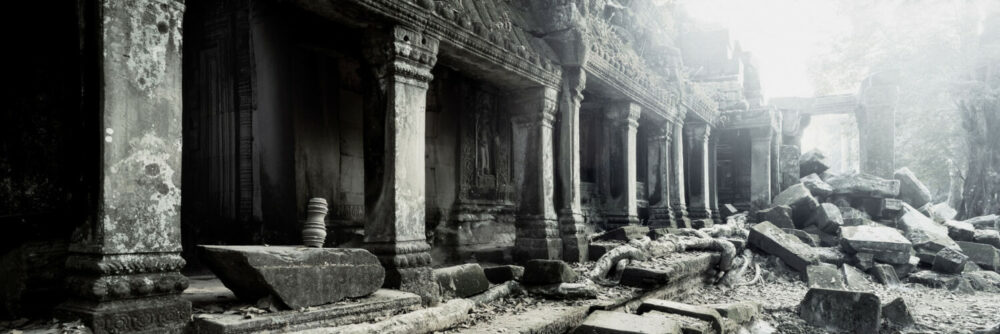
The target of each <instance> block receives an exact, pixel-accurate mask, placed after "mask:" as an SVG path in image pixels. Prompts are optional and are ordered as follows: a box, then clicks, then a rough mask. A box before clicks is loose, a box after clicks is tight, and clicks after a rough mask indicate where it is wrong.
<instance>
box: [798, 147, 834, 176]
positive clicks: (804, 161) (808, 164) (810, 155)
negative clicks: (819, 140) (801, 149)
mask: <svg viewBox="0 0 1000 334" xmlns="http://www.w3.org/2000/svg"><path fill="white" fill-rule="evenodd" d="M827 169H830V166H829V165H828V164H827V162H826V155H824V154H823V152H820V151H819V150H818V149H813V150H811V151H809V152H806V153H803V154H802V155H801V156H799V176H800V177H802V176H806V175H809V174H822V173H823V172H825V171H826V170H827Z"/></svg>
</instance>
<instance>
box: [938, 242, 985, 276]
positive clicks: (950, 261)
mask: <svg viewBox="0 0 1000 334" xmlns="http://www.w3.org/2000/svg"><path fill="white" fill-rule="evenodd" d="M991 247H992V246H991ZM967 261H969V257H968V256H966V255H965V254H962V252H959V251H957V250H955V249H954V248H950V247H946V248H943V249H941V250H940V251H938V252H937V254H935V255H934V263H933V264H932V265H931V269H933V270H934V271H937V272H940V273H946V274H958V273H961V272H962V270H963V269H965V262H967Z"/></svg>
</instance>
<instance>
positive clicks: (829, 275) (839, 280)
mask: <svg viewBox="0 0 1000 334" xmlns="http://www.w3.org/2000/svg"><path fill="white" fill-rule="evenodd" d="M805 274H806V275H805V279H806V285H808V286H809V287H810V288H824V289H837V290H845V289H847V284H846V283H845V282H844V274H843V273H842V272H841V271H840V269H838V268H837V266H835V265H832V264H829V263H821V264H817V265H811V266H809V267H807V268H806V272H805Z"/></svg>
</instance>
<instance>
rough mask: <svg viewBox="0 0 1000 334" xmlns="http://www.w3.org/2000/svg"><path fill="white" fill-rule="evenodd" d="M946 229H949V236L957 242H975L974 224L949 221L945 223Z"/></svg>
mask: <svg viewBox="0 0 1000 334" xmlns="http://www.w3.org/2000/svg"><path fill="white" fill-rule="evenodd" d="M944 227H945V228H947V229H948V236H949V237H951V239H952V240H955V241H975V240H976V228H975V227H973V226H972V224H969V223H966V222H960V221H954V220H949V221H946V222H944Z"/></svg>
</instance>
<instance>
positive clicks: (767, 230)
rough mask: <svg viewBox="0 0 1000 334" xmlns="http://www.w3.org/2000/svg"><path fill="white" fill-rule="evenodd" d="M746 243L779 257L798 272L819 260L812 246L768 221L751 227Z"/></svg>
mask: <svg viewBox="0 0 1000 334" xmlns="http://www.w3.org/2000/svg"><path fill="white" fill-rule="evenodd" d="M747 243H748V244H750V245H752V246H754V247H756V248H757V249H760V250H761V251H763V252H764V253H767V254H771V255H775V256H777V257H779V258H781V260H782V261H784V262H785V263H786V264H788V266H790V267H792V268H794V269H795V270H796V271H798V272H805V270H806V267H808V266H809V265H811V264H816V263H818V262H819V258H818V257H817V255H816V253H815V252H813V249H812V247H809V245H806V244H805V243H803V242H802V241H801V240H799V238H797V237H795V236H793V235H791V234H788V233H785V231H782V230H781V229H780V228H778V227H777V226H774V224H771V223H769V222H763V223H759V224H757V225H754V226H753V227H751V228H750V236H749V237H748V238H747Z"/></svg>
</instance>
